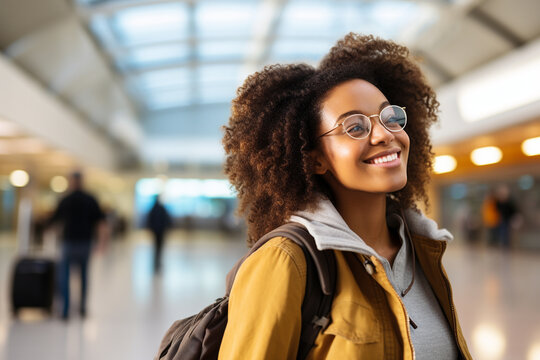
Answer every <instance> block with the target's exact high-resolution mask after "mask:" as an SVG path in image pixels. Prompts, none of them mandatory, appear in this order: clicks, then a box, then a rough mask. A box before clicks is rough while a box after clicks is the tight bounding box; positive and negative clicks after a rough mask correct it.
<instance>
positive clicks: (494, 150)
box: [471, 146, 502, 166]
mask: <svg viewBox="0 0 540 360" xmlns="http://www.w3.org/2000/svg"><path fill="white" fill-rule="evenodd" d="M501 159H502V151H501V149H499V148H498V147H496V146H486V147H481V148H478V149H475V150H473V151H472V152H471V161H472V162H473V164H475V165H478V166H483V165H489V164H495V163H498V162H499V161H501Z"/></svg>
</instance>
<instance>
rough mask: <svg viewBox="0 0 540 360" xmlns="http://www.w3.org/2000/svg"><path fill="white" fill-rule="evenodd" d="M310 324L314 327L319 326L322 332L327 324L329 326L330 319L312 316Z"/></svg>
mask: <svg viewBox="0 0 540 360" xmlns="http://www.w3.org/2000/svg"><path fill="white" fill-rule="evenodd" d="M311 322H312V323H313V324H314V325H316V326H320V327H321V330H324V329H326V327H327V326H328V324H330V318H327V317H326V316H322V317H318V316H314V317H313V320H311Z"/></svg>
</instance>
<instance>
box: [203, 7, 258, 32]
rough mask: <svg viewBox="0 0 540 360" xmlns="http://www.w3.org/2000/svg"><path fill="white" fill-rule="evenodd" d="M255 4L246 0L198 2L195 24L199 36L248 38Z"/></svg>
mask: <svg viewBox="0 0 540 360" xmlns="http://www.w3.org/2000/svg"><path fill="white" fill-rule="evenodd" d="M256 10H257V8H256V6H255V4H253V3H248V2H238V3H230V2H217V1H206V2H199V3H198V5H197V8H196V13H195V24H196V31H197V34H198V36H200V37H201V38H203V39H204V38H210V37H224V36H243V37H246V39H249V34H250V32H251V30H252V28H253V19H254V18H255V13H256Z"/></svg>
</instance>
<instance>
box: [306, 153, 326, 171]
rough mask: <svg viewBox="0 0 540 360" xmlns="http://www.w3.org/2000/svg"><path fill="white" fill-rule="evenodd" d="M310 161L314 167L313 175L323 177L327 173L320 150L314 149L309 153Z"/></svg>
mask: <svg viewBox="0 0 540 360" xmlns="http://www.w3.org/2000/svg"><path fill="white" fill-rule="evenodd" d="M310 156H311V159H312V160H313V163H314V165H315V174H317V175H324V174H326V172H327V171H328V163H327V161H326V157H325V156H324V154H323V153H322V151H321V150H320V149H318V148H317V149H314V150H312V151H311V152H310Z"/></svg>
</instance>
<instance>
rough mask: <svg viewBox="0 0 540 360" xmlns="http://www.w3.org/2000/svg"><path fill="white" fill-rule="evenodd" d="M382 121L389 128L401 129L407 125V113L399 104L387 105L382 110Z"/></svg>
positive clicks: (392, 129) (391, 129) (393, 129)
mask: <svg viewBox="0 0 540 360" xmlns="http://www.w3.org/2000/svg"><path fill="white" fill-rule="evenodd" d="M381 121H382V123H383V125H384V127H385V128H387V129H388V130H390V131H400V130H403V128H404V127H405V125H407V114H406V113H405V110H403V108H401V107H399V106H396V105H391V106H387V107H385V108H384V109H383V110H382V111H381Z"/></svg>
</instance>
